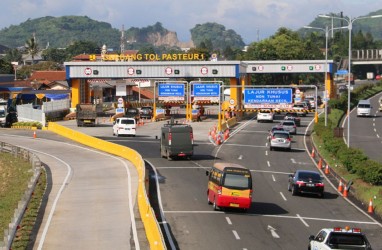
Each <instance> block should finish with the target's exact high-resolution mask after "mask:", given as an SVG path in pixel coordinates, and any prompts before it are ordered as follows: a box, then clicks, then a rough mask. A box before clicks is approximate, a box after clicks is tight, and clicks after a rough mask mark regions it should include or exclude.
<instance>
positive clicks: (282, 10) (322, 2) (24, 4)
mask: <svg viewBox="0 0 382 250" xmlns="http://www.w3.org/2000/svg"><path fill="white" fill-rule="evenodd" d="M381 3H382V1H381V0H140V1H133V0H64V1H62V0H0V9H1V15H0V29H3V28H7V27H9V26H10V25H19V24H20V23H22V22H25V21H26V20H28V19H29V18H30V19H35V18H40V17H45V16H54V17H60V16H67V15H75V16H88V17H89V18H91V19H94V20H97V21H103V22H107V23H110V24H111V25H112V27H113V28H117V29H121V28H122V25H124V27H125V30H127V29H129V28H130V27H137V28H143V27H147V26H149V25H154V24H155V23H156V22H160V23H162V25H163V27H164V28H166V29H168V30H170V31H174V32H176V33H177V35H178V39H179V40H180V41H184V42H185V41H189V40H190V39H191V33H190V30H191V29H192V28H193V27H195V25H197V24H203V23H207V22H216V23H218V24H222V25H224V26H225V28H226V29H232V30H234V31H236V33H237V34H239V35H240V36H241V37H242V38H243V40H244V42H245V43H246V44H249V43H251V42H253V41H258V40H262V39H264V38H268V37H269V36H271V35H273V34H274V33H275V32H276V31H277V30H278V29H279V28H280V27H286V28H289V29H292V30H297V29H299V28H301V27H303V26H304V25H309V24H310V22H312V21H313V20H314V19H315V18H316V17H317V15H319V14H329V13H340V12H341V11H342V12H343V14H344V15H345V16H350V17H352V18H353V17H359V16H365V15H368V14H369V13H370V12H374V11H377V10H380V9H382V4H381ZM381 26H382V18H381ZM37 35H38V34H37Z"/></svg>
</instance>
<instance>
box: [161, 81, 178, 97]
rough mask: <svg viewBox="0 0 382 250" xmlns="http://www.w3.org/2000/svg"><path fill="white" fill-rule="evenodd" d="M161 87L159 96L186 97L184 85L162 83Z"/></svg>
mask: <svg viewBox="0 0 382 250" xmlns="http://www.w3.org/2000/svg"><path fill="white" fill-rule="evenodd" d="M158 87H159V93H158V95H159V96H162V97H167V96H182V97H183V96H184V84H178V83H176V84H174V83H161V84H159V85H158Z"/></svg>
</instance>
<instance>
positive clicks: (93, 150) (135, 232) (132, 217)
mask: <svg viewBox="0 0 382 250" xmlns="http://www.w3.org/2000/svg"><path fill="white" fill-rule="evenodd" d="M9 136H14V137H25V136H17V135H9ZM38 140H40V141H52V140H49V139H43V138H38ZM56 142H58V141H56ZM59 143H63V144H66V145H69V146H72V147H77V148H81V149H83V150H87V151H90V152H94V153H97V154H100V155H105V156H109V157H111V158H114V159H117V160H118V161H120V162H122V164H123V165H124V167H125V170H126V172H127V185H128V187H129V192H128V197H129V198H128V199H129V210H130V220H131V227H132V230H133V239H134V245H135V247H136V249H140V245H139V240H138V233H137V226H136V224H135V217H134V206H133V195H132V184H131V173H130V170H129V167H128V165H127V163H126V161H127V160H126V159H124V158H120V157H117V156H114V155H113V154H109V153H106V152H102V151H98V150H95V149H92V148H91V147H90V146H88V148H87V147H83V146H80V145H76V144H73V143H68V142H59ZM20 147H22V146H20ZM23 148H26V147H23ZM26 149H28V148H26ZM29 150H31V151H35V152H39V153H41V154H45V155H49V154H47V153H45V152H40V151H37V150H34V149H29ZM49 156H51V157H53V158H56V159H57V160H59V161H61V162H63V161H62V160H61V159H59V158H57V157H55V156H53V155H49ZM63 163H64V162H63ZM64 164H65V165H67V164H66V163H64ZM67 166H68V167H69V168H70V172H71V171H72V170H71V167H70V166H69V165H67ZM70 174H71V173H68V175H67V176H66V177H65V181H64V183H63V186H61V188H60V190H59V192H58V196H57V197H56V199H55V200H54V203H53V205H52V208H51V211H50V214H49V216H48V219H47V223H46V224H45V227H44V230H43V233H42V236H41V239H40V243H39V246H38V250H41V249H42V247H43V246H42V245H43V244H44V240H45V237H46V234H47V231H48V227H49V224H50V221H51V219H52V217H53V212H54V210H55V207H56V204H57V202H58V199H59V195H60V194H61V193H62V191H63V188H64V187H65V186H66V185H67V184H68V183H66V182H67V178H68V177H69V176H70Z"/></svg>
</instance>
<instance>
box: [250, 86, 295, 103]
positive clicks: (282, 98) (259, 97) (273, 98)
mask: <svg viewBox="0 0 382 250" xmlns="http://www.w3.org/2000/svg"><path fill="white" fill-rule="evenodd" d="M244 103H245V104H260V103H274V104H277V103H292V89H276V88H274V89H245V90H244Z"/></svg>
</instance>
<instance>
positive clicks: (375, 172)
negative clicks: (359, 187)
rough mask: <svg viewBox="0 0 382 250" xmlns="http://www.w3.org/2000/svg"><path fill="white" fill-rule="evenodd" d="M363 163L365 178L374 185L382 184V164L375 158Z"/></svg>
mask: <svg viewBox="0 0 382 250" xmlns="http://www.w3.org/2000/svg"><path fill="white" fill-rule="evenodd" d="M365 163H366V164H364V165H363V167H362V168H363V170H362V173H363V177H362V178H363V180H364V181H366V182H369V183H370V184H372V185H382V165H381V164H380V163H379V162H376V161H373V160H367V161H366V162H365Z"/></svg>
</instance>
